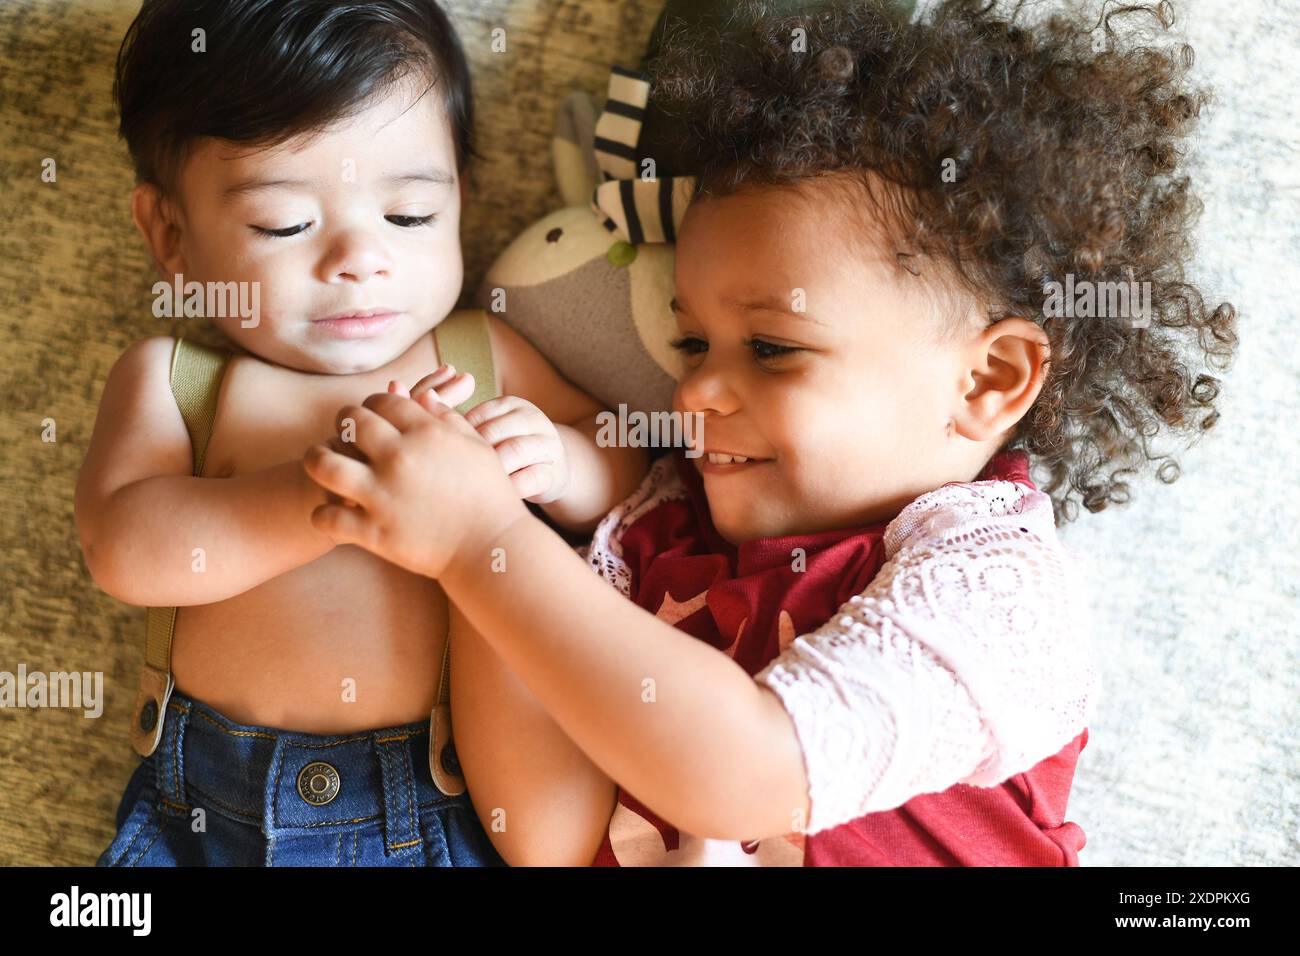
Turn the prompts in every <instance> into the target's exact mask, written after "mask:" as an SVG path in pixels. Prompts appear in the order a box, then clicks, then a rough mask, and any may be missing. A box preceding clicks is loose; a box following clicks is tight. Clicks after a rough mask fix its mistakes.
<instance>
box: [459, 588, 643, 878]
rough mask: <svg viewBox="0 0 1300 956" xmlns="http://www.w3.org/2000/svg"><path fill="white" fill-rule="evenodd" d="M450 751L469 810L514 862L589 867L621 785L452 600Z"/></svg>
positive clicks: (525, 864)
mask: <svg viewBox="0 0 1300 956" xmlns="http://www.w3.org/2000/svg"><path fill="white" fill-rule="evenodd" d="M450 609H451V627H450V634H451V641H452V652H451V655H452V665H451V685H452V686H451V708H452V727H453V728H454V733H455V737H456V754H457V756H458V757H459V759H460V764H461V767H462V769H463V770H464V772H465V778H466V780H467V781H468V783H469V788H470V792H471V794H472V795H473V798H474V809H475V811H476V812H477V813H478V816H479V820H480V821H481V822H482V824H483V828H484V830H486V831H487V833H488V835H489V837H490V838H491V840H492V843H493V845H494V846H495V847H496V850H497V852H498V853H500V854H501V857H502V859H504V860H505V861H506V862H507V863H508V864H510V865H511V866H587V865H588V864H590V863H591V861H592V860H593V859H594V858H595V856H596V851H597V850H598V849H599V848H600V843H601V840H602V839H603V837H604V835H605V829H606V827H607V826H608V824H609V818H610V816H611V815H612V814H613V812H614V802H615V799H616V797H617V793H618V790H617V787H616V786H615V784H614V781H613V780H611V779H610V778H609V777H608V776H607V775H606V774H605V773H604V772H603V771H602V770H601V769H600V768H599V767H597V766H596V765H595V764H594V763H592V762H591V759H590V758H589V757H588V756H587V755H586V754H585V753H583V752H582V750H581V749H580V748H579V747H578V745H577V744H575V743H574V742H573V741H572V740H571V739H570V738H569V736H568V734H566V733H565V732H564V731H563V730H562V729H561V728H560V726H559V725H558V724H556V722H555V719H554V718H553V717H551V715H550V714H549V713H547V712H546V709H545V708H543V707H542V705H541V704H540V703H539V702H538V700H537V698H536V697H535V696H534V695H533V693H532V691H530V690H529V689H528V688H527V687H526V686H525V685H524V684H523V682H522V681H520V680H519V678H518V677H516V676H515V674H514V672H512V671H511V670H510V668H509V667H507V666H506V664H505V662H504V661H502V660H501V658H500V656H499V655H498V654H497V653H496V651H494V650H493V649H492V647H491V645H489V644H488V642H487V641H485V640H484V639H483V637H482V636H481V635H479V634H478V632H477V631H475V630H474V628H473V626H472V625H470V623H469V622H468V621H466V620H465V618H464V616H463V615H462V614H461V613H460V611H459V610H458V609H457V607H456V605H455V604H454V603H452V604H451V608H450Z"/></svg>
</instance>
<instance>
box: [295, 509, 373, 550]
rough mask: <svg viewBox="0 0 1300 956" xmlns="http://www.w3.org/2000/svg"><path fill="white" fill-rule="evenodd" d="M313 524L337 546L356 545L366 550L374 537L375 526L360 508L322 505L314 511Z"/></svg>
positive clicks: (312, 514) (312, 515)
mask: <svg viewBox="0 0 1300 956" xmlns="http://www.w3.org/2000/svg"><path fill="white" fill-rule="evenodd" d="M311 524H312V527H313V528H315V529H316V530H317V531H319V532H321V533H322V534H325V535H328V536H329V538H330V540H332V541H333V542H334V543H335V544H355V545H360V546H361V547H363V548H364V547H366V546H367V545H368V544H369V543H370V542H371V539H372V538H373V537H374V530H373V526H372V525H371V523H370V521H369V520H368V519H367V517H366V514H365V512H363V511H362V510H361V509H360V508H349V507H346V506H344V505H335V504H329V505H321V506H320V507H318V508H316V509H315V510H313V511H312V513H311Z"/></svg>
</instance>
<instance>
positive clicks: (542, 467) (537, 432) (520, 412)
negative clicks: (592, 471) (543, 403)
mask: <svg viewBox="0 0 1300 956" xmlns="http://www.w3.org/2000/svg"><path fill="white" fill-rule="evenodd" d="M465 420H466V421H467V422H469V423H470V424H471V425H473V426H474V428H475V430H476V431H477V432H478V433H479V434H480V435H481V436H482V437H483V440H484V441H486V442H487V443H488V444H489V445H491V446H492V447H493V448H494V449H496V453H497V457H498V458H500V459H501V467H502V468H504V469H505V473H506V474H507V475H509V476H510V482H511V484H513V485H514V487H515V491H516V492H517V493H518V494H519V497H520V498H523V499H524V500H526V501H531V502H534V503H535V504H539V505H543V504H546V503H547V502H548V501H555V500H556V499H558V498H561V497H563V496H564V492H565V491H566V490H567V489H568V487H569V456H568V453H567V452H566V451H565V450H564V442H562V441H561V440H560V433H559V431H558V430H557V429H556V427H555V424H554V423H553V422H552V421H551V420H550V419H549V418H547V417H546V414H545V413H544V412H543V411H542V410H541V409H540V408H538V407H537V406H536V405H534V404H533V403H532V402H530V401H528V400H527V399H523V398H520V397H519V396H517V395H502V396H500V397H499V398H490V399H488V400H487V401H486V402H481V403H480V404H478V405H475V406H474V407H473V408H471V409H470V410H469V411H468V412H466V413H465Z"/></svg>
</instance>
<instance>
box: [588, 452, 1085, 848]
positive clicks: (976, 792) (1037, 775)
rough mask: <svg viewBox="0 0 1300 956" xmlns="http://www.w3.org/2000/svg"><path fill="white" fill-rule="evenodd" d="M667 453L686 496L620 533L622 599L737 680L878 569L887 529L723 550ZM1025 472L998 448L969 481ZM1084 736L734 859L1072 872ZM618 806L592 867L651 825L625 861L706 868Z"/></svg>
mask: <svg viewBox="0 0 1300 956" xmlns="http://www.w3.org/2000/svg"><path fill="white" fill-rule="evenodd" d="M672 454H673V455H674V458H675V463H674V464H675V467H676V468H677V472H678V475H679V477H680V478H681V480H682V482H683V485H684V486H685V489H686V492H687V495H686V497H685V498H676V499H672V500H668V501H664V502H662V503H660V504H659V505H658V506H656V507H654V508H652V509H651V510H649V511H648V512H646V513H645V514H644V515H642V516H641V517H640V518H638V519H637V520H636V521H635V522H634V523H633V524H631V525H630V526H629V527H628V528H627V529H626V531H625V532H624V533H623V536H622V548H623V560H624V561H625V562H626V563H627V565H628V568H629V571H630V573H631V596H632V598H633V600H635V601H636V603H637V604H639V605H640V606H641V607H643V608H645V609H646V610H648V611H650V612H651V613H654V614H656V615H657V616H659V617H661V618H663V619H665V620H667V621H668V622H669V623H672V624H673V625H674V626H676V627H677V628H678V629H679V630H682V631H685V632H686V633H688V634H691V635H692V636H694V637H696V638H698V639H699V640H702V641H707V642H708V643H710V644H712V645H713V646H714V647H716V648H718V649H719V650H722V651H724V652H726V653H727V654H728V655H730V656H731V657H732V658H733V659H734V660H735V661H736V662H737V663H738V664H740V665H741V666H742V667H743V668H744V669H745V671H746V673H748V674H750V675H753V674H756V673H758V672H759V671H760V670H762V669H763V668H764V667H765V666H767V664H768V663H769V662H770V661H771V660H772V659H773V658H775V657H776V656H777V655H778V654H780V653H781V651H782V650H784V648H785V647H786V645H788V644H789V643H790V641H792V640H793V639H794V637H795V636H796V635H798V634H807V633H810V632H811V631H814V630H816V629H817V627H819V626H820V625H821V624H823V623H824V622H826V621H827V620H829V619H830V618H831V617H833V616H834V615H835V614H836V612H837V610H838V609H839V607H840V605H842V604H843V603H844V602H845V601H847V600H848V599H849V598H850V597H852V596H853V595H855V594H859V593H861V592H862V591H863V590H864V589H865V588H866V587H867V585H868V584H869V583H870V582H871V579H872V578H873V577H875V575H876V573H877V572H878V571H879V570H880V568H881V566H882V565H883V564H884V560H885V549H884V533H885V528H886V527H887V526H888V524H889V522H888V521H880V522H877V523H875V524H871V525H867V526H864V527H857V528H847V529H843V530H839V531H828V532H822V533H819V534H812V535H790V536H785V537H780V538H767V539H759V540H754V541H746V542H742V543H741V544H740V545H732V544H730V543H729V542H727V541H726V540H725V539H724V538H722V537H721V536H720V535H719V534H718V532H717V530H716V529H715V528H714V526H713V523H712V521H711V519H710V517H709V509H708V501H707V498H706V497H705V494H704V487H703V482H702V480H701V478H700V476H699V473H698V471H697V470H696V468H695V466H694V465H693V464H692V463H691V461H690V460H688V459H687V458H686V457H685V455H684V454H683V453H682V452H681V451H680V450H678V451H674V452H673V453H672ZM1028 465H1029V462H1028V457H1027V456H1026V455H1025V453H1024V452H1022V451H1009V452H1004V453H1002V454H999V455H997V456H995V457H994V458H993V459H992V460H991V461H990V462H989V464H988V466H987V467H986V468H985V469H984V471H983V472H981V474H980V475H979V477H978V478H977V479H976V480H977V481H984V480H991V479H1005V480H1009V481H1016V482H1020V483H1021V484H1024V485H1027V486H1028V487H1029V488H1031V489H1032V488H1033V487H1034V485H1033V483H1032V481H1031V480H1030V478H1029V472H1028ZM797 548H801V549H803V552H804V554H805V556H806V557H805V559H804V566H803V567H802V568H800V569H798V570H796V569H795V567H793V566H792V565H793V558H792V555H797V554H798V552H796V551H795V549H797ZM1087 740H1088V731H1087V730H1086V729H1085V730H1084V731H1083V732H1082V733H1080V734H1079V736H1077V737H1076V738H1074V739H1073V740H1071V741H1070V742H1069V743H1068V744H1066V745H1065V746H1064V747H1063V748H1062V749H1061V750H1060V752H1059V753H1057V754H1056V755H1054V756H1052V757H1049V758H1048V759H1046V760H1043V761H1041V762H1040V763H1038V764H1036V765H1035V766H1033V767H1032V768H1030V769H1029V770H1027V771H1026V772H1024V773H1020V774H1017V775H1015V776H1014V777H1011V778H1010V779H1008V780H1006V781H1004V782H1003V783H1001V784H999V785H997V786H994V787H975V786H970V785H967V784H955V785H954V786H952V787H950V788H949V789H947V790H945V791H943V792H941V793H931V794H925V795H921V796H917V797H914V798H912V799H911V800H909V801H908V802H906V803H905V804H903V805H902V806H901V807H898V808H896V809H894V810H888V811H883V812H878V813H870V814H867V815H865V816H862V817H859V818H858V819H856V820H852V821H849V822H848V823H844V824H842V825H840V826H837V827H832V828H830V829H826V830H822V831H820V832H818V833H815V834H811V835H805V834H801V833H797V832H792V833H790V834H787V835H785V836H784V837H775V838H769V839H765V840H762V841H751V842H749V843H738V844H737V847H736V849H737V857H736V859H735V860H734V862H738V863H743V862H746V860H745V856H748V857H750V858H751V860H753V861H755V862H760V863H761V864H763V865H780V864H787V865H788V864H795V865H798V864H799V863H800V862H802V865H804V866H1078V864H1079V859H1078V852H1079V850H1080V849H1081V848H1082V847H1083V846H1084V843H1085V837H1084V833H1083V830H1082V829H1080V828H1079V826H1078V825H1077V824H1075V823H1071V822H1068V821H1066V820H1065V811H1066V802H1067V800H1068V798H1069V794H1070V784H1071V781H1072V780H1073V777H1074V768H1075V763H1076V761H1077V759H1078V756H1079V752H1080V751H1081V750H1082V749H1083V747H1084V746H1085V745H1086V744H1087ZM618 802H619V806H618V809H616V811H615V814H614V818H613V819H612V820H611V827H610V829H609V830H608V831H607V833H606V835H605V839H604V841H603V842H602V844H601V847H600V850H599V852H598V853H597V856H596V859H595V861H594V864H593V865H596V866H618V865H620V862H619V859H618V858H617V857H616V855H615V851H614V845H615V843H618V842H619V840H620V837H618V836H617V835H616V837H615V840H614V841H613V842H612V841H611V837H610V833H611V832H615V833H616V834H617V833H625V834H626V833H632V832H633V831H635V830H636V828H641V831H642V832H641V836H642V838H643V839H642V841H641V845H642V846H644V845H645V841H644V836H645V834H646V833H648V832H649V829H648V828H650V827H653V828H654V830H656V831H658V834H659V836H660V837H661V838H662V841H663V851H664V852H663V856H662V858H659V856H658V854H657V853H655V854H651V855H648V856H647V855H645V854H644V853H643V852H640V851H639V852H638V856H637V859H636V860H635V862H637V863H640V864H647V863H648V864H656V863H661V864H665V865H672V864H673V863H676V862H687V863H689V862H714V860H712V859H700V860H694V859H686V858H685V857H682V858H679V859H675V858H674V851H677V850H678V848H679V847H680V846H682V841H681V834H679V832H678V831H677V830H676V829H675V828H674V827H672V826H671V825H670V824H668V823H667V822H665V821H663V820H661V819H660V818H659V817H657V816H656V815H655V814H654V813H653V812H652V811H650V810H649V809H648V808H646V807H645V806H643V805H642V804H641V803H640V802H639V801H637V800H636V798H635V797H634V796H632V795H631V794H629V793H628V792H627V791H625V790H623V789H621V788H620V790H619V797H618ZM656 845H657V844H656ZM742 854H743V856H742ZM756 854H757V856H755V855H756ZM719 862H721V861H719Z"/></svg>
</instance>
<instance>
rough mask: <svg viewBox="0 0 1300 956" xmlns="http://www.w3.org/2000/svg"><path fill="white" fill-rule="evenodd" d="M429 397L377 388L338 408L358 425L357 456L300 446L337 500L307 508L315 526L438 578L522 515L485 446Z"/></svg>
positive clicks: (306, 463) (309, 467) (311, 471)
mask: <svg viewBox="0 0 1300 956" xmlns="http://www.w3.org/2000/svg"><path fill="white" fill-rule="evenodd" d="M430 395H431V393H426V394H424V395H422V396H421V400H420V402H419V403H418V404H417V403H414V402H411V401H410V400H409V399H407V398H406V397H405V396H399V395H394V394H391V393H390V394H387V395H385V394H376V395H371V396H370V397H369V398H367V399H366V400H365V402H364V404H363V405H361V406H354V405H347V406H344V407H343V408H342V409H341V410H340V411H339V414H338V421H339V422H341V421H344V420H348V419H350V420H351V421H352V422H354V423H355V430H356V451H357V452H358V455H357V456H355V457H354V456H352V455H344V454H338V453H336V451H335V450H334V449H333V448H332V447H331V446H330V445H327V444H325V443H321V444H318V445H313V446H311V447H310V448H308V449H307V453H306V454H305V455H304V456H303V468H304V470H305V471H306V472H307V475H308V477H310V478H311V479H312V480H313V481H315V482H316V483H317V484H318V485H320V486H321V487H322V488H324V489H325V490H326V491H328V492H330V493H331V494H332V495H333V496H334V498H335V499H337V500H331V501H330V503H328V504H324V505H321V506H319V507H318V508H316V509H315V511H313V512H312V516H311V520H312V525H313V526H314V527H315V528H316V529H317V530H319V531H321V532H323V533H324V534H327V535H328V536H329V537H330V538H331V539H332V540H333V541H334V542H335V544H355V545H358V546H360V547H363V548H365V549H366V550H368V551H370V552H372V553H373V554H376V555H378V556H379V557H381V558H384V559H386V560H388V561H391V562H393V563H394V564H398V565H401V566H402V567H404V568H407V569H408V570H411V571H414V572H415V573H417V574H425V575H428V576H429V577H434V578H436V577H441V576H442V574H443V572H444V571H445V570H446V569H447V568H448V566H449V565H450V564H451V563H452V562H453V561H456V560H458V559H459V560H462V561H472V560H477V559H479V558H481V557H482V554H483V552H484V551H485V550H486V548H487V546H488V545H489V544H490V543H491V542H492V540H494V539H495V538H496V537H497V536H498V535H499V534H500V533H501V532H502V531H503V530H504V529H506V528H507V527H509V526H510V525H511V524H513V523H514V522H515V521H517V520H520V519H521V518H527V517H529V515H528V511H527V509H525V508H524V506H523V504H521V503H520V500H519V497H518V495H516V494H515V491H514V488H513V486H512V485H511V483H510V481H509V480H508V479H507V478H506V477H505V475H503V474H502V473H501V465H500V462H499V461H498V458H497V455H496V453H495V452H494V451H493V449H492V447H491V446H490V445H488V443H487V442H486V441H484V439H483V437H482V436H481V435H479V434H478V433H477V432H476V431H475V430H474V429H473V427H471V426H470V425H469V423H468V422H466V421H465V419H464V417H463V416H462V415H461V414H460V413H459V412H457V411H455V410H454V409H452V408H448V407H447V406H445V405H441V404H440V403H439V402H438V400H437V399H436V398H433V397H430ZM343 502H352V503H353V504H352V505H351V506H349V505H347V504H344V503H343Z"/></svg>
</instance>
